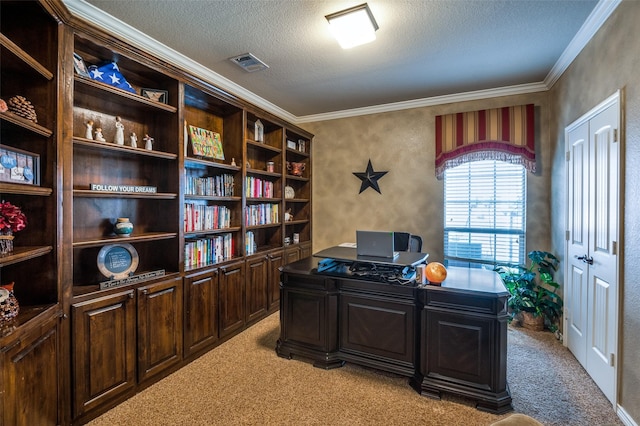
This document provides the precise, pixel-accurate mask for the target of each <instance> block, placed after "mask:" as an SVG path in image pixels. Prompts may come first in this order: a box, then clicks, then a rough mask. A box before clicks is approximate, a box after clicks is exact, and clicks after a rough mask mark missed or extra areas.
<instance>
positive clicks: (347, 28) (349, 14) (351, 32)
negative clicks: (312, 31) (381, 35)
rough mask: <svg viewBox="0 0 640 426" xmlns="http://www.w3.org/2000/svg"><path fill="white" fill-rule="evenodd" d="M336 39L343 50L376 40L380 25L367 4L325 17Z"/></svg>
mask: <svg viewBox="0 0 640 426" xmlns="http://www.w3.org/2000/svg"><path fill="white" fill-rule="evenodd" d="M325 18H327V21H329V27H330V28H331V32H332V33H333V35H334V37H335V38H336V39H337V40H338V43H340V46H341V47H342V48H343V49H349V48H351V47H355V46H359V45H361V44H365V43H369V42H372V41H373V40H375V39H376V30H377V29H378V24H377V22H376V19H375V18H374V17H373V14H372V13H371V9H369V5H367V3H363V4H361V5H359V6H354V7H351V8H349V9H345V10H342V11H340V12H336V13H332V14H330V15H327V16H325Z"/></svg>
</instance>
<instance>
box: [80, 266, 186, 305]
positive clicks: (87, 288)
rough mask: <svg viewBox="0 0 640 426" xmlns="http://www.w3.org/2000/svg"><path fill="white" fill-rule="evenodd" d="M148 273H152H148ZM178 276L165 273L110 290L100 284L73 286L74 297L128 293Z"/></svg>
mask: <svg viewBox="0 0 640 426" xmlns="http://www.w3.org/2000/svg"><path fill="white" fill-rule="evenodd" d="M146 272H151V271H146ZM144 273H145V271H136V273H135V274H134V275H139V274H144ZM176 276H178V272H167V271H165V274H164V275H161V276H158V277H152V278H149V279H146V280H140V281H136V282H135V283H133V284H126V285H121V286H116V287H111V288H108V289H100V284H85V285H82V284H74V286H73V297H74V298H80V297H81V296H82V299H85V298H86V296H89V297H97V296H100V295H104V294H105V293H107V292H112V291H126V290H131V289H132V288H136V287H140V286H141V285H148V284H149V283H152V282H154V281H164V280H168V279H171V278H174V277H176ZM103 281H108V280H107V278H106V277H105V278H104V279H103ZM77 301H78V300H75V301H74V302H77Z"/></svg>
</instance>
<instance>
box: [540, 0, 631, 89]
mask: <svg viewBox="0 0 640 426" xmlns="http://www.w3.org/2000/svg"><path fill="white" fill-rule="evenodd" d="M621 2H622V0H600V1H599V2H598V4H597V5H596V7H595V8H594V9H593V10H592V11H591V14H589V16H588V17H587V20H586V21H584V24H582V27H580V29H579V30H578V32H577V33H576V35H575V37H573V39H572V40H571V42H570V43H569V45H568V46H567V48H566V49H565V50H564V52H562V55H560V58H558V61H557V62H556V63H555V65H554V66H553V68H551V71H549V74H547V77H546V78H545V79H544V84H545V85H546V86H547V87H548V88H549V89H551V88H552V87H553V85H554V84H555V83H556V81H558V79H559V78H560V76H562V74H563V73H564V72H565V71H566V70H567V68H569V65H571V63H572V62H573V61H574V59H576V57H578V55H579V54H580V52H582V49H584V47H585V46H586V45H587V43H589V41H590V40H591V38H593V36H594V35H595V33H596V32H598V30H599V29H600V27H601V26H602V25H603V24H604V23H605V21H606V20H607V18H609V16H611V14H612V13H613V11H614V10H616V8H617V7H618V6H619V5H620V3H621Z"/></svg>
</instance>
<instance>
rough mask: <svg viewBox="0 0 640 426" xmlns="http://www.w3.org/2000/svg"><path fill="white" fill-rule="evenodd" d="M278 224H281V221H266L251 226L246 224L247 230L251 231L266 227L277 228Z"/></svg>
mask: <svg viewBox="0 0 640 426" xmlns="http://www.w3.org/2000/svg"><path fill="white" fill-rule="evenodd" d="M280 225H282V223H280V222H278V223H267V224H265V225H251V226H247V231H251V230H254V229H266V228H277V227H279V226H280Z"/></svg>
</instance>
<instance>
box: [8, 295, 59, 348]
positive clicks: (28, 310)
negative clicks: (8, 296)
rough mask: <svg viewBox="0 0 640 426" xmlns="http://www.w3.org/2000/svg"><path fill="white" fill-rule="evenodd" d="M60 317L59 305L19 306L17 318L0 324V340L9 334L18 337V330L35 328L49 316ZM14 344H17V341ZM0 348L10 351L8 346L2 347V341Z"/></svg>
mask: <svg viewBox="0 0 640 426" xmlns="http://www.w3.org/2000/svg"><path fill="white" fill-rule="evenodd" d="M61 315H62V310H61V308H60V307H59V305H57V304H53V303H50V304H46V305H34V306H29V305H20V312H19V313H18V316H17V317H15V318H14V319H13V320H12V321H8V322H2V323H0V339H2V338H5V337H7V336H10V335H11V334H18V335H19V333H20V329H21V328H23V327H25V326H27V324H28V325H29V328H31V327H37V326H38V324H39V323H40V321H42V322H44V321H46V320H47V319H49V318H50V317H51V316H61ZM14 343H15V344H19V340H17V341H15V342H14ZM0 347H2V350H3V351H6V350H8V349H10V346H9V347H4V342H2V340H0Z"/></svg>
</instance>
